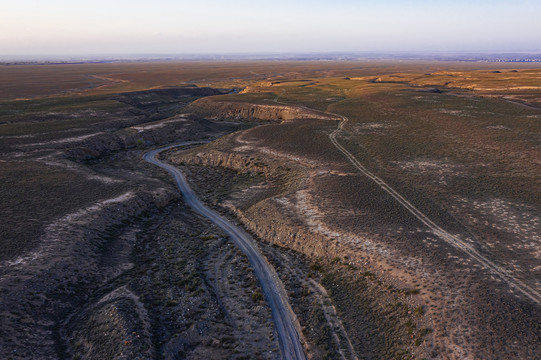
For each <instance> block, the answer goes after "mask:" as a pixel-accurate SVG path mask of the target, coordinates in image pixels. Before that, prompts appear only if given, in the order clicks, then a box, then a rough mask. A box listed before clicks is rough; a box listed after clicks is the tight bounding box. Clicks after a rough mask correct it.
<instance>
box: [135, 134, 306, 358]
mask: <svg viewBox="0 0 541 360" xmlns="http://www.w3.org/2000/svg"><path fill="white" fill-rule="evenodd" d="M192 144H198V143H197V142H184V143H180V144H175V145H170V146H165V147H162V148H159V149H156V150H152V151H150V152H148V153H146V154H145V155H144V156H143V159H144V160H145V161H147V162H149V163H151V164H153V165H156V166H159V167H161V168H162V169H165V170H166V171H167V172H169V173H170V174H171V175H172V176H173V178H174V180H175V183H176V184H177V186H178V188H179V190H180V191H181V193H182V197H183V199H184V201H185V202H186V204H187V205H189V206H190V207H191V208H192V209H193V210H195V211H196V212H198V213H199V214H201V215H203V216H205V217H206V218H208V219H209V220H210V221H211V222H212V223H214V224H215V225H217V226H218V227H220V228H221V229H222V230H223V231H224V232H225V233H226V234H227V235H228V236H229V238H230V239H231V241H232V242H233V243H234V244H235V245H236V246H237V247H238V248H239V249H240V250H241V251H242V252H243V253H244V254H246V256H247V257H248V260H249V261H250V264H251V265H252V267H253V269H254V273H255V275H256V277H257V279H258V280H259V282H260V284H261V289H262V290H263V295H264V297H265V300H266V301H267V304H268V305H269V307H270V308H271V311H272V319H273V321H274V326H275V329H276V333H277V335H278V342H279V344H280V350H281V352H282V358H284V359H292V360H306V356H305V354H304V349H303V345H302V341H301V338H302V331H301V326H300V324H299V322H298V320H297V317H296V316H295V313H294V312H293V310H292V309H291V305H290V304H289V300H288V297H287V293H286V290H285V288H284V285H283V283H282V281H281V280H280V278H279V277H278V274H277V273H276V270H274V268H273V267H272V266H271V265H270V264H269V263H268V262H267V261H266V260H265V259H264V258H263V256H262V255H261V253H260V251H259V249H258V248H257V246H256V245H255V243H254V240H253V238H252V237H251V236H250V235H248V234H247V233H246V232H245V231H244V230H242V229H241V228H240V227H238V226H235V225H233V224H232V223H231V222H229V221H228V220H227V219H225V218H223V217H222V216H221V215H220V214H218V213H217V212H216V211H214V210H212V209H210V208H208V207H207V206H205V205H204V204H203V203H202V202H201V200H199V198H198V197H197V195H196V194H195V192H194V191H193V190H192V189H191V188H190V186H189V185H188V182H187V181H186V178H185V177H184V174H183V173H182V172H181V171H180V170H179V169H177V168H175V167H174V166H171V165H169V164H166V163H164V162H162V161H160V160H158V159H157V158H156V156H157V155H158V154H159V153H160V152H162V151H165V150H168V149H171V148H174V147H179V146H183V145H192Z"/></svg>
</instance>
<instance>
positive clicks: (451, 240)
mask: <svg viewBox="0 0 541 360" xmlns="http://www.w3.org/2000/svg"><path fill="white" fill-rule="evenodd" d="M327 114H330V115H335V116H338V117H340V118H342V121H340V123H339V124H338V127H337V128H336V130H334V131H333V132H332V133H331V134H329V139H330V140H331V142H332V143H333V145H334V146H335V147H336V148H337V149H338V150H340V151H341V152H342V153H343V154H344V155H345V156H346V157H347V158H348V160H349V161H350V162H351V163H352V164H353V166H355V167H356V168H357V169H358V170H359V171H360V172H361V173H362V174H363V175H365V176H366V177H368V178H369V179H371V180H373V181H374V182H375V183H376V184H378V186H379V187H380V188H381V189H383V190H384V191H385V192H387V193H388V194H389V195H391V196H392V197H393V198H394V199H395V200H396V201H398V202H399V203H400V204H401V205H402V206H404V207H405V208H406V209H407V210H408V211H409V212H410V213H411V214H413V216H415V217H416V218H417V219H418V220H419V221H421V222H422V223H423V224H425V225H426V226H427V227H428V228H429V229H430V230H432V232H433V233H434V234H435V235H437V236H438V237H439V238H441V239H442V240H444V241H445V242H447V243H448V244H450V245H452V246H453V247H455V248H457V249H459V250H462V251H463V252H465V253H466V254H468V255H469V256H470V257H472V258H473V259H475V260H477V262H479V263H480V264H481V265H483V266H484V267H485V268H487V269H488V270H490V271H491V272H492V273H494V274H495V275H497V276H498V277H500V278H501V279H502V280H504V281H505V282H506V283H508V284H509V285H510V286H511V287H513V288H515V289H516V290H518V291H519V292H521V293H522V294H524V295H526V296H527V297H528V298H529V299H530V300H532V301H534V302H535V303H537V304H541V293H539V292H538V291H537V290H536V289H533V288H532V287H530V286H528V285H527V284H525V283H524V282H522V281H520V280H519V279H516V278H515V277H513V276H512V275H511V274H509V273H507V272H506V271H505V270H503V269H501V268H500V267H499V266H498V265H496V264H495V263H494V262H492V261H491V260H489V259H487V258H486V257H485V256H483V255H481V254H480V253H479V252H478V251H477V250H476V249H474V248H473V247H472V246H471V245H470V244H468V243H466V242H465V241H463V240H461V239H459V238H458V237H456V236H454V235H452V234H450V233H449V232H447V231H445V230H444V229H442V228H441V227H440V226H438V225H437V224H436V223H434V222H433V221H432V220H430V219H429V218H428V217H427V216H426V215H425V214H423V213H422V212H421V211H419V210H418V209H417V208H416V207H415V206H413V205H412V204H411V203H410V202H409V201H408V200H406V199H405V198H404V197H403V196H402V195H400V194H399V193H398V192H397V191H396V190H394V189H393V188H392V187H390V186H389V185H387V184H386V183H385V182H384V181H383V180H382V179H380V178H379V177H377V176H376V175H374V174H373V173H371V172H370V171H368V170H367V169H366V168H365V167H364V166H362V165H361V163H360V162H359V161H358V160H357V159H356V158H355V156H353V154H351V153H350V152H349V151H347V150H346V148H344V147H343V146H342V145H341V144H340V143H339V142H338V140H337V139H336V136H337V135H338V134H339V133H340V131H342V129H343V126H344V124H345V123H346V122H347V121H348V118H347V117H345V116H342V115H339V114H333V113H327Z"/></svg>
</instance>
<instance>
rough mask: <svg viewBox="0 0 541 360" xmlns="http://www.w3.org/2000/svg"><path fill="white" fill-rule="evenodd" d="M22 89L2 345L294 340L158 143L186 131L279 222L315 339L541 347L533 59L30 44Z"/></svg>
mask: <svg viewBox="0 0 541 360" xmlns="http://www.w3.org/2000/svg"><path fill="white" fill-rule="evenodd" d="M23 77H24V79H26V80H21V79H23ZM29 79H31V80H29ZM19 80H20V81H19ZM233 90H234V91H233ZM0 94H1V99H2V101H1V102H0V139H1V142H0V152H1V154H0V178H1V179H2V180H1V181H2V187H1V188H0V193H1V195H2V200H3V201H2V203H1V205H0V209H1V213H0V214H1V219H0V233H1V238H0V244H1V252H0V315H1V319H2V320H1V326H0V357H1V358H5V359H23V358H24V359H27V358H36V359H38V358H39V359H56V358H78V359H94V358H102V359H103V358H107V359H109V358H111V359H113V358H115V359H118V358H124V359H148V358H156V359H162V358H167V359H176V358H187V359H203V358H212V359H222V358H223V359H225V358H227V359H229V358H234V359H242V358H254V359H260V358H264V359H277V358H282V357H283V356H282V354H281V353H280V344H279V341H278V340H277V334H276V329H275V327H274V323H273V318H272V314H271V309H270V307H269V306H268V304H267V302H266V301H265V297H264V296H263V294H262V290H261V284H260V283H259V281H258V279H257V277H256V276H255V274H254V272H253V270H252V266H251V264H250V262H249V261H248V258H247V256H246V255H245V254H243V253H242V252H241V251H240V250H239V249H238V248H236V247H235V246H233V245H232V243H231V242H230V241H229V240H228V237H227V235H225V234H224V233H223V231H222V230H220V229H219V228H217V227H216V226H214V225H213V224H212V223H210V222H209V221H208V220H207V219H206V218H204V217H203V216H201V215H199V214H197V213H195V212H194V211H192V210H191V209H190V208H189V207H188V206H186V204H185V203H184V201H183V200H182V198H181V196H180V194H179V193H178V190H177V189H176V187H175V186H174V184H173V182H172V181H171V179H170V177H169V176H168V174H166V173H165V172H163V171H161V170H159V169H158V168H156V167H154V166H152V165H151V164H147V163H145V162H143V161H142V156H143V154H145V153H146V152H148V151H149V150H150V149H152V148H155V147H157V146H160V145H166V144H173V143H180V142H186V141H205V142H208V143H207V144H204V145H191V146H185V147H182V148H180V149H171V150H169V151H167V152H164V153H163V154H162V155H161V156H162V157H161V158H162V160H166V161H168V162H169V163H171V164H174V165H175V166H177V167H178V168H179V169H181V170H182V172H183V173H184V174H185V175H186V176H187V178H188V180H189V182H190V184H191V186H192V188H193V189H194V190H195V192H196V193H197V195H198V196H199V197H200V198H201V199H202V200H203V201H204V202H205V203H206V204H207V205H208V206H209V207H211V208H213V209H215V210H216V211H218V212H219V213H220V214H222V216H223V217H225V218H227V219H229V220H230V221H231V222H233V223H239V224H240V225H242V227H243V228H244V229H246V231H248V232H249V233H250V234H252V236H253V237H254V238H255V239H256V240H257V243H258V246H259V248H260V251H261V252H262V253H263V255H264V257H265V259H266V261H267V262H268V263H269V264H271V265H272V266H273V267H274V269H275V270H276V271H277V273H278V276H279V278H280V280H281V282H282V283H283V285H284V287H285V289H286V291H287V295H288V297H289V302H290V304H291V308H292V310H293V312H294V313H295V315H296V317H297V319H298V322H299V323H300V326H301V330H302V334H300V335H301V340H302V343H303V346H304V352H305V354H306V356H307V358H309V359H326V358H327V359H423V358H425V359H535V358H537V357H539V354H541V335H540V334H541V326H540V324H541V311H540V310H541V305H540V303H541V296H540V293H541V282H540V279H541V245H540V240H541V238H540V236H541V197H540V194H541V177H540V176H539V174H541V147H540V144H541V108H539V106H541V103H540V100H539V99H541V96H540V94H541V71H540V70H538V69H535V68H534V67H533V66H532V65H520V64H498V68H497V69H496V68H494V64H477V63H470V64H465V63H443V62H442V63H437V62H436V63H407V62H405V63H403V64H397V63H391V62H389V63H377V62H367V63H362V62H308V63H305V62H239V63H234V62H231V63H195V62H187V63H149V64H142V63H133V64H91V65H40V66H38V65H26V66H22V65H18V66H11V65H10V66H0ZM22 99H26V100H22Z"/></svg>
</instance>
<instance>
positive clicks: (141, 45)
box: [0, 0, 541, 55]
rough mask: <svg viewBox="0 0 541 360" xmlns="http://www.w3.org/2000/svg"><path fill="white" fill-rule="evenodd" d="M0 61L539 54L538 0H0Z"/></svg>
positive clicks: (540, 6) (540, 23)
mask: <svg viewBox="0 0 541 360" xmlns="http://www.w3.org/2000/svg"><path fill="white" fill-rule="evenodd" d="M1 2H2V4H1V7H0V55H39V54H42V55H80V54H134V53H137V54H152V53H154V54H190V53H238V52H243V53H254V52H324V51H385V52H392V51H465V52H475V51H541V35H540V34H541V21H540V18H541V0H514V1H504V0H493V1H489V0H470V1H465V0H453V1H447V0H430V1H429V0H409V1H408V0H403V1H398V0H387V1H385V0H379V1H376V0H371V1H364V0H360V1H352V0H349V1H348V0H334V1H324V0H315V1H308V0H297V1H295V0H290V1H284V0H276V1H265V2H257V1H255V0H254V1H247V0H229V1H217V0H190V1H184V0H179V1H173V0H152V1H151V0H145V1H143V0H93V1H77V0H70V1H68V0H18V1H8V0H1Z"/></svg>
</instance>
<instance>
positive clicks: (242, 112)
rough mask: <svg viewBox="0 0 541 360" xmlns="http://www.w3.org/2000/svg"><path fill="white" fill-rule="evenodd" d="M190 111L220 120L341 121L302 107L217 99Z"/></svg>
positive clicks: (195, 104)
mask: <svg viewBox="0 0 541 360" xmlns="http://www.w3.org/2000/svg"><path fill="white" fill-rule="evenodd" d="M187 110H188V111H192V112H196V113H199V114H201V115H203V116H206V117H213V118H216V119H220V120H225V119H228V120H231V119H257V120H275V121H289V120H293V119H316V118H317V119H328V120H339V118H338V117H335V116H331V115H328V114H326V113H323V112H319V111H316V110H311V109H307V108H304V107H301V106H292V105H282V104H277V103H275V104H273V103H271V104H254V103H247V102H236V101H235V102H233V101H222V100H217V99H206V98H204V99H199V100H197V101H194V102H193V103H192V104H190V106H188V108H187Z"/></svg>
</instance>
